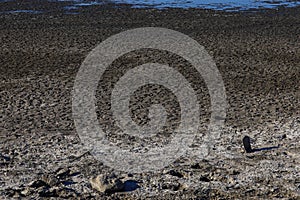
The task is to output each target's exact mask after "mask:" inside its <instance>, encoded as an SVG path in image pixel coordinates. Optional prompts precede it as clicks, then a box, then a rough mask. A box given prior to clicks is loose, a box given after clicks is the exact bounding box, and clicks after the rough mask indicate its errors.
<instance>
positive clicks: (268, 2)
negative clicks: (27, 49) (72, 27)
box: [0, 0, 300, 13]
mask: <svg viewBox="0 0 300 200" xmlns="http://www.w3.org/2000/svg"><path fill="white" fill-rule="evenodd" d="M7 1H15V0H0V3H1V2H7ZM48 1H49V2H63V1H64V2H69V3H70V5H68V6H66V7H65V9H66V11H67V12H76V10H77V9H78V8H80V7H84V6H92V5H101V4H105V3H109V2H113V3H117V4H124V3H125V4H131V5H132V7H133V8H157V9H164V8H206V9H213V10H224V11H247V10H253V9H260V8H272V9H274V8H278V7H282V6H283V7H295V6H300V0H93V1H92V0H48ZM0 6H1V4H0ZM9 12H24V10H13V11H9ZM29 13H30V12H29Z"/></svg>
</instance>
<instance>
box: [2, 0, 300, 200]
mask: <svg viewBox="0 0 300 200" xmlns="http://www.w3.org/2000/svg"><path fill="white" fill-rule="evenodd" d="M62 5H63V3H61V4H57V3H56V4H50V3H45V4H40V7H41V8H43V9H45V10H48V11H49V12H46V13H42V14H28V13H18V14H0V18H1V20H0V21H1V22H0V41H1V49H0V58H1V59H0V60H1V66H0V72H1V73H0V80H1V82H0V88H1V90H0V91H1V95H0V100H1V104H0V106H1V107H0V111H1V121H0V127H1V131H0V137H1V140H0V147H1V148H0V149H1V152H0V153H1V157H0V158H1V160H0V166H1V168H0V169H1V175H0V188H1V189H0V194H1V196H3V197H19V196H22V197H27V198H31V197H33V198H36V197H43V196H48V197H60V198H63V197H81V198H103V199H123V198H127V199H147V198H148V199H150V198H151V199H175V197H176V198H179V199H201V198H204V199H207V198H212V199H221V198H225V199H236V198H240V199H244V198H254V199H256V198H264V199H271V198H290V199H297V198H298V197H299V192H300V188H299V187H300V182H299V181H300V175H299V166H300V165H299V164H300V158H299V151H300V149H299V141H300V140H299V137H300V135H299V132H300V127H299V126H300V118H299V110H300V102H299V101H300V79H299V76H300V37H299V36H300V25H299V24H300V12H299V11H300V9H299V8H289V9H283V8H282V9H280V10H264V11H263V10H260V11H258V12H251V13H250V12H244V13H228V12H226V13H225V12H220V11H209V10H200V9H186V10H183V9H168V10H155V9H131V8H129V7H128V6H126V5H120V6H118V7H116V6H114V5H106V6H93V7H87V8H82V9H81V10H80V13H79V14H75V15H67V14H65V13H64V11H63V10H62ZM9 6H11V7H13V6H16V5H13V4H10V3H7V4H6V6H3V7H1V9H2V10H9ZM20 6H22V5H20ZM33 9H35V8H33ZM38 9H39V10H40V8H38ZM148 26H152V27H164V28H169V29H173V30H176V31H179V32H182V33H184V34H186V35H188V36H190V37H191V38H193V39H195V40H196V41H198V42H199V43H200V44H201V45H203V46H204V47H205V48H206V50H207V51H208V52H209V54H210V55H211V56H212V57H213V59H214V61H215V62H216V64H217V67H218V69H219V71H220V73H221V74H222V77H223V80H224V84H225V87H226V93H227V100H228V103H229V107H228V110H227V118H226V121H225V128H224V131H223V132H222V138H221V139H220V141H217V144H216V146H215V148H214V149H213V150H212V152H211V154H212V157H210V158H207V159H203V160H202V159H200V160H197V159H195V158H189V157H185V158H181V159H178V160H176V161H175V162H174V163H173V164H172V165H170V166H168V167H166V168H165V169H163V170H161V171H159V172H156V173H142V174H138V173H136V174H132V175H128V174H126V173H125V172H124V173H121V172H115V173H116V176H117V177H119V178H120V180H134V181H136V182H137V184H138V185H139V186H140V188H138V189H135V190H134V191H131V192H124V191H123V192H112V193H108V194H102V193H100V192H97V191H96V190H94V189H92V187H91V184H90V182H89V179H90V178H91V177H93V176H97V175H100V174H110V173H111V172H112V169H110V168H109V167H107V166H105V165H103V164H102V163H101V162H100V161H97V160H95V159H94V158H93V156H92V155H90V154H89V153H87V152H86V151H85V150H84V148H83V145H82V144H81V142H80V139H79V137H78V134H77V133H76V131H75V127H74V122H73V119H72V108H71V103H72V102H71V100H72V99H71V91H72V87H73V83H74V80H75V76H76V73H77V71H78V69H79V67H80V65H81V63H82V61H83V60H84V59H85V57H86V56H87V54H88V53H89V52H90V51H91V50H92V49H93V48H94V47H96V46H97V44H99V43H100V42H101V41H103V40H105V39H106V38H108V37H109V36H111V35H113V34H116V33H119V32H122V31H125V30H128V29H132V28H138V27H148ZM152 53H153V52H152ZM139 59H142V62H145V61H161V62H162V63H171V62H173V63H174V67H175V68H176V66H179V65H182V64H186V63H184V61H182V59H180V58H177V57H175V58H174V56H173V57H172V56H170V55H168V54H166V53H163V54H160V53H158V52H154V56H153V55H152V56H151V55H149V54H147V53H145V52H135V53H133V54H130V55H127V56H125V57H124V58H121V59H119V60H118V61H117V62H116V63H114V67H115V69H116V68H122V67H124V68H126V67H130V66H132V65H131V64H132V63H135V64H141V61H138V60H139ZM187 74H189V72H187ZM115 75H116V74H115V72H114V71H113V70H111V71H109V72H108V73H107V77H104V78H103V83H114V81H116V80H114V79H112V80H110V78H111V77H113V76H115ZM191 76H192V75H191ZM108 85H109V84H108ZM195 85H198V86H199V88H198V90H197V94H198V97H199V98H200V99H201V100H202V101H201V104H203V106H202V110H201V111H202V113H203V114H202V121H203V123H205V122H206V120H207V119H208V118H209V96H208V92H207V89H206V88H205V85H203V81H202V82H201V80H199V81H198V82H197V81H196V83H195ZM107 88H108V90H110V89H111V88H109V87H107ZM99 90H101V89H99ZM102 92H107V91H102ZM101 94H102V93H101V91H98V95H99V96H98V98H99V97H100V95H101ZM102 96H103V95H102ZM106 100H107V99H105V100H104V103H103V101H102V100H101V99H99V100H98V106H99V105H101V106H103V107H104V108H105V109H108V107H105V101H106ZM138 100H139V99H136V100H135V102H134V103H137V102H138ZM101 106H100V107H101ZM105 109H104V110H105ZM101 112H102V111H99V113H98V115H99V119H100V121H101V120H102V121H101V123H103V124H104V126H106V125H107V127H108V128H107V129H109V130H114V127H113V126H110V123H111V118H110V117H111V115H110V114H109V113H108V114H107V113H105V112H104V113H103V112H102V113H101ZM137 115H141V116H143V113H142V114H141V113H140V114H137ZM137 118H139V116H137ZM175 118H176V116H175ZM204 129H205V125H204ZM244 135H249V136H250V137H251V138H254V139H255V141H254V144H252V146H253V148H257V149H259V148H265V147H274V146H276V147H277V146H278V145H279V148H274V149H270V150H261V151H256V152H253V153H250V154H248V153H245V152H244V149H243V148H242V137H243V136H244ZM110 137H111V141H115V140H123V142H125V143H126V142H129V143H133V145H135V143H137V141H136V140H134V141H131V139H130V137H129V138H123V139H122V138H121V139H120V138H118V137H117V136H114V135H112V136H110ZM174 171H175V172H176V173H174ZM38 180H42V183H41V184H40V185H39V184H34V183H36V182H37V181H38Z"/></svg>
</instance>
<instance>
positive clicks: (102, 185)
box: [90, 174, 124, 193]
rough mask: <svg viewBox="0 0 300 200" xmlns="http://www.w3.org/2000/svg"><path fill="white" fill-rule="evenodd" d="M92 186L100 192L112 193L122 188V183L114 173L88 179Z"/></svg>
mask: <svg viewBox="0 0 300 200" xmlns="http://www.w3.org/2000/svg"><path fill="white" fill-rule="evenodd" d="M90 183H91V186H92V188H94V189H95V190H97V191H99V192H102V193H114V192H121V191H123V190H124V183H123V182H122V181H121V180H120V179H119V178H117V177H116V175H115V174H110V175H98V176H97V177H95V178H91V179H90Z"/></svg>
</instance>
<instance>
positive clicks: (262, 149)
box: [252, 146, 279, 152]
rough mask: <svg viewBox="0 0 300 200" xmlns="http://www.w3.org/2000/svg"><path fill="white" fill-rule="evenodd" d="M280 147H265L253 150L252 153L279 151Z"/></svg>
mask: <svg viewBox="0 0 300 200" xmlns="http://www.w3.org/2000/svg"><path fill="white" fill-rule="evenodd" d="M278 148H279V146H273V147H264V148H256V149H252V152H257V151H269V150H272V149H278Z"/></svg>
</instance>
